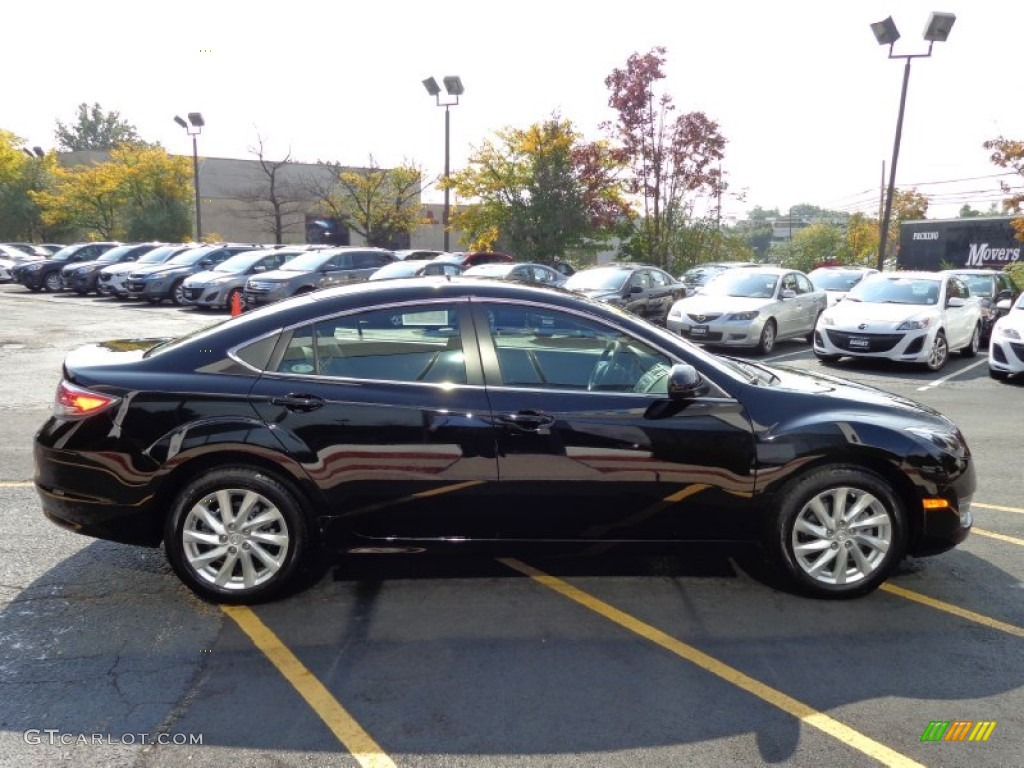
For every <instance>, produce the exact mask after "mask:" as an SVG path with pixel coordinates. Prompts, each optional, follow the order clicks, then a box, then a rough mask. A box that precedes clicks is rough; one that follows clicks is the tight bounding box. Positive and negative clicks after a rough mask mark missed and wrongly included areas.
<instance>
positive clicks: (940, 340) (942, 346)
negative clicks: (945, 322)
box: [924, 331, 949, 371]
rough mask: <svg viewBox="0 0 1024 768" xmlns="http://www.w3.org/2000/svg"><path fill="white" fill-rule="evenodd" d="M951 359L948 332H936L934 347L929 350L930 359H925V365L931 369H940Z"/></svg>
mask: <svg viewBox="0 0 1024 768" xmlns="http://www.w3.org/2000/svg"><path fill="white" fill-rule="evenodd" d="M948 359H949V344H947V343H946V334H945V333H944V332H942V331H939V332H938V333H936V334H935V341H934V342H932V348H931V349H930V350H928V359H927V360H925V363H924V365H925V367H926V368H927V369H928V370H929V371H939V370H942V367H943V366H944V365H945V364H946V361H947V360H948Z"/></svg>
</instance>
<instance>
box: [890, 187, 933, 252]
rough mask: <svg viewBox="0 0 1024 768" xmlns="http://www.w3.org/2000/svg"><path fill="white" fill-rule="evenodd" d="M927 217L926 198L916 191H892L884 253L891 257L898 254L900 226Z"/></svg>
mask: <svg viewBox="0 0 1024 768" xmlns="http://www.w3.org/2000/svg"><path fill="white" fill-rule="evenodd" d="M927 215H928V198H927V197H926V196H924V195H922V194H921V193H920V192H918V191H917V189H897V190H894V191H893V197H892V218H891V224H890V226H889V234H888V238H887V239H886V246H885V252H886V253H888V254H892V255H894V256H895V255H897V254H898V253H899V246H900V224H901V223H902V222H904V221H919V220H921V219H923V218H926V216H927Z"/></svg>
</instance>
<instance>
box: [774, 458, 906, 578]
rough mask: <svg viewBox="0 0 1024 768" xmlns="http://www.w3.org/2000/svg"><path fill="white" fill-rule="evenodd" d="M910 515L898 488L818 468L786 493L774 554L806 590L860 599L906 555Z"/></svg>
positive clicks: (853, 470) (873, 477) (863, 473)
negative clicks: (902, 501)
mask: <svg viewBox="0 0 1024 768" xmlns="http://www.w3.org/2000/svg"><path fill="white" fill-rule="evenodd" d="M906 540H907V532H906V513H905V512H904V509H903V505H902V504H901V502H900V500H899V499H898V498H897V497H896V494H895V493H894V492H893V489H892V487H891V486H890V484H889V483H888V482H887V481H886V480H885V479H884V478H883V477H881V476H880V475H878V474H876V473H875V472H873V471H871V470H868V469H865V468H861V467H856V466H851V465H832V466H826V467H821V468H818V469H815V470H813V471H811V472H809V473H808V474H806V475H804V476H803V477H801V478H799V479H797V480H795V481H793V482H792V483H791V484H790V485H789V486H788V487H787V488H786V489H785V490H784V491H783V492H782V494H781V495H780V498H779V504H778V508H777V512H776V516H775V520H774V525H773V526H772V529H771V540H770V541H769V550H770V552H769V554H770V555H772V556H773V557H774V558H775V559H776V560H777V561H778V563H779V564H780V565H781V567H782V570H783V571H784V572H785V573H786V575H787V576H788V577H789V578H790V579H791V580H792V581H794V582H795V583H796V584H797V586H798V587H799V588H800V589H801V590H802V591H804V592H806V593H809V594H811V595H813V596H816V597H829V598H847V597H858V596H860V595H863V594H865V593H867V592H870V591H872V590H874V589H876V588H877V587H878V585H879V584H881V583H882V582H883V581H884V580H885V579H886V577H887V576H888V575H889V574H890V573H891V572H892V569H893V568H895V567H896V565H897V564H898V563H899V561H900V559H901V558H902V557H903V552H904V548H905V546H906Z"/></svg>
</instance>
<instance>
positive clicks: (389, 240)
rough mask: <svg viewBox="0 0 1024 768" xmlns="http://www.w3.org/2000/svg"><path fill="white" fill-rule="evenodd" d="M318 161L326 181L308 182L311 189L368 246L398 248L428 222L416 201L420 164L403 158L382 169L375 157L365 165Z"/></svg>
mask: <svg viewBox="0 0 1024 768" xmlns="http://www.w3.org/2000/svg"><path fill="white" fill-rule="evenodd" d="M320 164H321V165H322V166H323V167H324V168H326V169H327V171H328V175H329V179H328V181H326V182H320V181H310V182H309V184H308V185H307V186H308V187H309V189H308V191H309V193H310V194H311V195H312V196H313V197H314V198H316V200H317V202H318V203H319V205H320V208H321V211H322V212H323V213H324V214H325V215H327V216H330V217H331V218H333V219H335V220H336V221H338V222H339V223H341V224H343V225H345V226H347V227H349V228H350V229H352V230H354V231H355V232H356V233H358V234H359V235H361V236H362V237H363V238H364V239H365V240H366V242H367V244H368V245H372V246H378V247H382V248H395V247H400V246H398V243H400V242H401V241H402V240H404V239H406V236H408V235H409V234H410V233H411V232H412V231H413V230H414V229H416V227H418V226H419V225H420V224H422V223H425V222H426V219H425V217H424V216H423V212H422V205H421V204H420V185H421V182H422V179H423V169H422V168H421V167H420V166H417V165H414V164H413V163H412V162H410V161H406V162H404V163H403V164H402V165H400V166H398V167H397V168H381V167H380V166H379V165H377V161H376V160H374V158H373V155H370V162H369V165H368V166H367V167H366V168H347V167H345V166H343V165H341V164H339V163H324V162H321V163H320Z"/></svg>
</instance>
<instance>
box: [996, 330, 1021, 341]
mask: <svg viewBox="0 0 1024 768" xmlns="http://www.w3.org/2000/svg"><path fill="white" fill-rule="evenodd" d="M999 335H1000V336H1005V337H1006V338H1008V339H1014V340H1015V341H1020V334H1019V333H1018V332H1017V330H1016V329H1015V328H1007V327H1003V328H1000V329H999Z"/></svg>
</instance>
